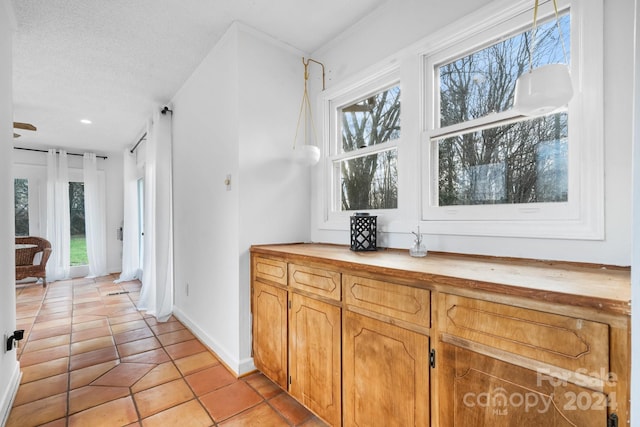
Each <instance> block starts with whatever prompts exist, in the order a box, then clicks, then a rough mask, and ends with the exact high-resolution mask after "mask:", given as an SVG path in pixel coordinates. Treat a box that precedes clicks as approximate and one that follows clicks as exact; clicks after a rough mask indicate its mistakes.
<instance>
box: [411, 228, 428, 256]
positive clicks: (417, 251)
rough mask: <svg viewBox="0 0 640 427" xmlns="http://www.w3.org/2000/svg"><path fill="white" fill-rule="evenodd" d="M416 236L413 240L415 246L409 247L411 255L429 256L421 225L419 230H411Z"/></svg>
mask: <svg viewBox="0 0 640 427" xmlns="http://www.w3.org/2000/svg"><path fill="white" fill-rule="evenodd" d="M411 233H412V234H413V235H414V236H416V238H415V239H414V240H413V246H412V247H411V249H409V255H411V256H414V257H423V256H427V247H426V246H425V245H424V242H423V237H422V234H420V226H418V232H417V233H416V232H415V231H412V232H411Z"/></svg>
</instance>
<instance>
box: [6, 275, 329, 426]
mask: <svg viewBox="0 0 640 427" xmlns="http://www.w3.org/2000/svg"><path fill="white" fill-rule="evenodd" d="M113 280H114V277H111V276H107V277H102V278H98V279H95V280H94V279H77V280H69V281H62V282H54V283H51V284H49V286H48V287H47V288H42V286H39V285H30V286H17V287H16V299H17V327H18V329H24V330H25V339H24V340H23V341H22V342H21V343H20V347H19V348H18V349H17V353H18V357H19V359H20V365H21V369H22V372H23V376H22V382H21V384H20V388H19V389H18V393H17V395H16V399H15V402H14V405H13V408H12V409H11V413H10V415H9V420H8V422H7V427H29V426H37V425H45V426H49V427H65V426H69V427H75V426H83V427H84V426H91V427H97V426H106V427H112V426H162V427H167V426H203V427H206V426H224V427H230V426H258V425H259V426H267V427H269V426H273V427H275V426H304V427H314V426H325V424H324V423H322V422H321V421H320V420H319V419H318V418H317V417H315V416H314V415H313V414H312V413H310V412H309V411H307V410H306V409H305V408H304V407H302V406H301V405H300V404H299V403H297V402H296V401H295V400H294V399H292V398H291V397H290V396H289V395H288V394H286V393H284V392H283V391H282V390H281V389H280V388H279V387H278V386H276V385H275V384H274V383H272V382H271V381H270V380H269V379H267V378H266V377H265V376H264V375H262V374H260V373H255V374H251V375H249V376H247V377H245V378H242V379H236V378H235V377H234V376H233V375H232V374H231V373H230V372H229V371H228V370H227V369H226V368H225V367H224V366H223V365H222V364H221V363H220V361H219V360H218V359H217V358H216V356H215V355H214V354H213V353H211V352H210V351H209V350H208V349H207V348H206V347H205V346H204V345H203V344H202V343H201V342H199V341H198V340H197V339H196V338H195V337H194V336H193V334H191V332H190V331H189V330H187V329H186V328H185V327H184V326H183V325H182V324H181V323H180V322H179V321H177V320H176V319H175V318H171V319H170V320H169V322H166V323H158V322H156V319H155V318H153V317H146V316H145V315H144V313H141V312H138V311H137V309H136V306H135V303H136V301H137V298H138V296H139V291H140V283H139V282H137V281H134V282H125V283H121V284H114V283H113Z"/></svg>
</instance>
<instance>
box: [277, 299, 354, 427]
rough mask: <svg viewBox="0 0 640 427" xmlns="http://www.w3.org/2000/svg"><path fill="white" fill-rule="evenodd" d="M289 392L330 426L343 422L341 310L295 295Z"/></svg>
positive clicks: (291, 312)
mask: <svg viewBox="0 0 640 427" xmlns="http://www.w3.org/2000/svg"><path fill="white" fill-rule="evenodd" d="M290 298H291V309H290V310H289V325H290V328H289V354H290V361H289V375H290V380H291V383H290V385H289V392H290V393H291V395H292V396H293V397H295V398H296V399H298V401H299V402H301V403H302V404H303V405H305V406H306V407H307V408H309V409H311V410H312V411H313V412H315V413H316V414H318V416H320V417H321V418H323V419H324V420H326V421H327V422H329V423H330V424H331V425H334V426H339V425H340V419H341V416H340V414H341V402H342V399H341V372H342V369H341V366H342V364H341V360H340V356H341V351H340V348H341V347H340V344H341V343H340V336H341V332H342V321H341V318H340V317H341V316H340V315H341V313H340V307H337V306H335V305H331V304H329V303H326V302H323V301H319V300H317V299H313V298H310V297H307V296H303V295H299V294H296V293H292V294H291V296H290Z"/></svg>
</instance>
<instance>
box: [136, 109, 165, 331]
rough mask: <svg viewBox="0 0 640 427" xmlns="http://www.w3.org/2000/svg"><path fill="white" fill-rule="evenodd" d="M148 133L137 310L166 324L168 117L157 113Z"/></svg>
mask: <svg viewBox="0 0 640 427" xmlns="http://www.w3.org/2000/svg"><path fill="white" fill-rule="evenodd" d="M156 111H157V112H156V114H154V117H153V122H152V124H151V126H150V129H149V130H148V132H147V138H148V139H147V144H146V161H145V176H144V183H145V184H144V185H145V188H144V199H145V200H144V215H145V218H144V261H143V267H142V270H143V271H142V288H141V290H140V299H139V300H138V308H139V309H140V310H145V311H147V313H149V314H152V315H154V316H155V317H156V318H157V319H158V320H159V321H166V320H167V319H168V318H169V317H170V316H171V313H172V311H173V210H172V203H173V197H172V190H171V187H172V177H171V168H172V165H171V113H167V114H160V112H159V111H160V108H157V109H156Z"/></svg>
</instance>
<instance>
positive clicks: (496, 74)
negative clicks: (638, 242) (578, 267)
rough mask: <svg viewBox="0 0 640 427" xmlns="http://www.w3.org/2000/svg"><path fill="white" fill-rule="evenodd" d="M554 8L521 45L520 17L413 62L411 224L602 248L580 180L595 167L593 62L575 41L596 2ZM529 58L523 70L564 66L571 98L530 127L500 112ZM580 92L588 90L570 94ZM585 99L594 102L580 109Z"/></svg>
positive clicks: (595, 53) (594, 197)
mask: <svg viewBox="0 0 640 427" xmlns="http://www.w3.org/2000/svg"><path fill="white" fill-rule="evenodd" d="M548 3H551V2H548ZM560 4H561V10H560V16H559V21H558V22H559V25H557V24H556V20H555V16H554V13H553V8H552V5H550V4H546V9H545V10H544V12H542V13H541V16H543V18H542V19H539V20H538V28H537V31H536V32H535V33H533V34H532V32H531V23H530V19H531V15H530V14H529V13H530V12H529V11H527V10H523V11H522V13H520V14H516V15H515V16H510V17H502V18H501V22H496V23H495V25H493V26H492V25H487V26H486V27H485V28H491V29H489V30H484V31H481V32H479V33H476V34H469V35H468V36H469V37H467V38H465V39H464V40H463V41H460V42H458V43H455V44H453V45H450V46H443V47H442V49H440V50H439V51H438V52H437V53H434V54H427V55H425V62H424V63H425V72H424V76H425V79H426V83H425V85H424V87H425V88H426V96H425V100H426V102H425V107H426V108H425V112H424V117H425V118H426V120H425V125H424V132H423V136H424V137H423V141H424V144H425V150H424V152H425V154H426V159H425V160H426V161H425V164H424V165H423V166H424V167H426V172H427V173H426V174H424V176H425V179H426V181H425V182H424V187H423V188H424V189H425V190H426V191H425V192H424V193H423V213H422V219H423V221H432V223H431V224H430V225H429V226H428V230H429V231H430V232H437V233H451V234H488V235H511V236H525V237H526V236H527V235H530V236H535V237H583V238H601V237H602V231H601V230H602V227H603V225H602V221H601V220H602V216H601V214H600V213H599V210H601V205H602V193H601V192H600V189H601V187H602V176H601V175H600V174H599V173H596V174H595V175H593V174H592V176H589V173H591V172H592V171H600V170H601V168H602V159H598V158H597V157H594V156H589V155H588V153H587V151H588V150H594V151H593V152H594V153H597V152H598V150H600V152H601V149H602V130H601V122H602V103H601V92H599V89H598V88H601V87H602V84H601V83H598V74H599V73H600V71H598V68H597V66H598V63H599V64H601V63H602V51H601V41H598V40H597V37H595V36H593V35H592V34H593V33H592V34H590V35H586V34H585V33H586V32H585V31H583V30H582V28H585V25H586V22H587V21H588V20H589V19H593V17H594V16H597V14H596V13H593V11H594V10H595V9H597V6H598V5H600V7H601V0H589V1H586V2H584V4H580V5H575V6H572V8H571V9H569V3H568V2H560ZM512 13H513V12H512ZM523 17H524V18H523ZM527 18H528V19H527ZM600 20H601V18H600ZM597 26H598V27H599V28H600V29H601V28H602V23H601V22H600V23H599V25H597ZM587 28H590V31H589V32H591V31H592V30H591V27H590V26H589V27H587ZM595 33H596V34H599V35H600V36H599V37H600V39H601V38H602V32H601V30H600V32H599V33H598V31H596V32H595ZM579 37H582V38H581V39H580V40H579V39H578V38H579ZM592 46H595V48H593V49H592ZM598 46H600V47H599V48H598ZM529 51H531V52H532V55H531V64H532V65H533V67H534V68H535V67H538V66H541V65H545V64H553V63H565V62H566V61H570V63H571V65H570V68H571V73H572V78H573V84H574V92H577V93H576V94H575V95H574V98H573V99H572V101H570V103H569V105H567V106H565V107H564V108H561V109H559V110H557V111H555V112H553V113H552V114H548V115H545V116H540V117H533V118H532V117H527V116H523V115H521V114H519V113H518V112H517V111H516V110H514V109H513V108H512V107H513V94H514V90H515V82H516V80H517V78H518V76H520V75H521V74H522V73H523V72H527V70H528V68H529V60H530V59H529ZM565 58H566V61H565ZM591 67H596V68H591ZM600 68H601V65H600ZM587 82H590V83H593V84H594V87H593V88H589V89H588V90H583V91H581V89H584V88H586V87H587V85H588V84H590V83H587ZM592 90H593V95H596V96H595V97H594V98H593V99H592V101H596V102H595V103H587V101H586V99H587V96H585V95H587V94H588V92H590V91H592ZM600 90H601V89H600ZM598 97H599V98H598ZM589 171H591V172H589ZM586 188H592V189H594V192H593V193H592V194H587V193H588V191H585V189H586ZM507 223H509V225H506V224H507ZM534 225H535V226H536V227H537V228H532V226H534Z"/></svg>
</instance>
